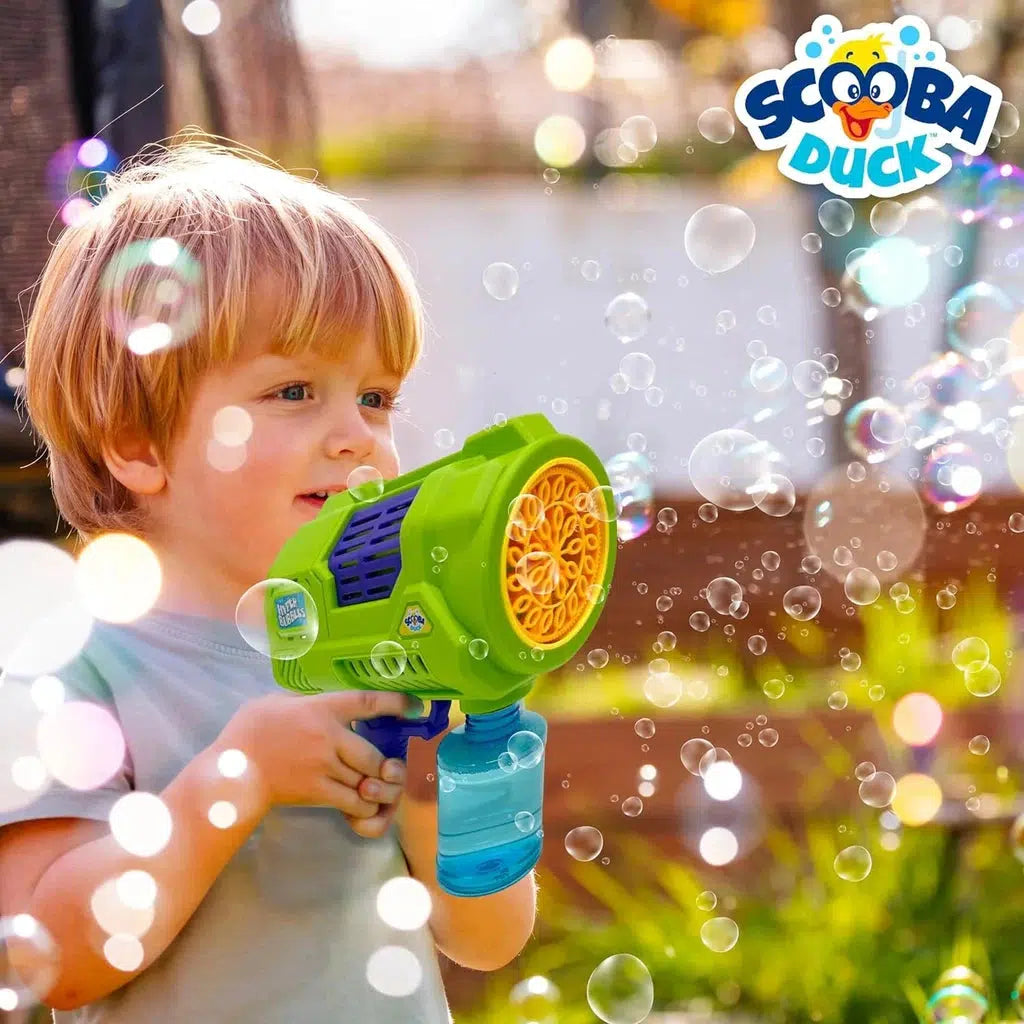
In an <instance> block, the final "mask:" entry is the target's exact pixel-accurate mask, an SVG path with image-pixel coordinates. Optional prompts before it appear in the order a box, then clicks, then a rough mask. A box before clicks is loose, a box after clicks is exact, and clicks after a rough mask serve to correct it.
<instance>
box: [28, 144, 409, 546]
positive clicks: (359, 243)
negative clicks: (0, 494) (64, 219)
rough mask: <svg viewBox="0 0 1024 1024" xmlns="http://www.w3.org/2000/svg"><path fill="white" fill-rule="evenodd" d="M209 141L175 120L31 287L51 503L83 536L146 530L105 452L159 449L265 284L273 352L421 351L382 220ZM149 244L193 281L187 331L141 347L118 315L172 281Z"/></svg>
mask: <svg viewBox="0 0 1024 1024" xmlns="http://www.w3.org/2000/svg"><path fill="white" fill-rule="evenodd" d="M215 138H216V137H212V136H206V135H205V133H198V134H194V135H190V134H189V129H186V130H185V132H184V133H179V135H178V136H176V137H175V138H174V139H172V140H171V141H170V145H169V146H168V147H162V146H161V147H159V152H158V153H157V155H156V158H155V159H152V158H151V157H150V156H149V155H147V156H146V158H144V160H142V161H140V162H133V163H131V164H129V165H123V166H122V167H121V168H119V169H118V171H117V172H115V173H114V174H112V175H110V176H108V177H107V178H106V179H105V180H104V182H103V185H104V187H105V189H106V192H105V195H104V196H103V198H102V199H101V201H100V202H99V203H97V204H96V205H95V206H94V207H92V208H91V209H90V210H88V211H87V214H86V216H85V217H84V218H83V219H82V220H81V221H79V222H77V223H75V224H74V225H72V226H70V227H68V228H66V229H65V230H64V232H63V234H62V235H61V236H60V238H59V239H58V240H57V242H56V244H55V246H54V248H53V251H52V252H51V254H50V256H49V259H48V261H47V264H46V267H45V269H44V270H43V273H42V275H41V278H40V280H39V282H38V288H39V290H38V294H37V297H36V302H35V305H34V308H33V310H32V314H31V316H30V318H29V322H28V324H27V332H26V338H25V353H24V367H25V382H24V392H23V400H24V405H25V407H26V409H27V411H28V415H29V418H30V419H31V422H32V424H33V425H34V427H35V429H36V431H37V432H38V435H39V437H40V439H41V440H42V442H43V443H44V444H45V446H46V450H47V454H48V457H49V469H50V480H51V486H52V488H53V494H54V498H55V500H56V503H57V507H58V508H59V510H60V512H61V514H62V515H63V516H64V518H65V519H66V520H67V521H68V523H70V524H71V525H72V526H73V527H74V528H75V529H76V530H77V531H78V533H79V535H80V536H81V537H82V538H84V539H88V538H89V537H91V536H93V535H95V534H97V533H101V532H106V531H111V530H123V531H126V532H130V533H135V534H138V535H141V534H143V533H144V527H145V517H144V514H143V509H142V508H140V506H139V505H138V504H137V502H136V501H135V500H134V495H133V493H132V492H131V491H129V490H128V489H127V488H125V487H124V486H123V485H122V484H121V483H120V482H119V481H118V480H117V479H116V478H115V477H114V476H113V475H112V474H111V473H110V472H109V470H108V469H107V467H106V464H105V462H104V458H103V454H102V453H103V449H104V447H105V446H106V445H108V444H110V443H111V442H112V441H113V440H114V438H116V437H117V436H119V435H120V434H121V433H122V432H123V431H125V430H128V431H135V432H138V433H141V434H142V436H143V437H144V438H146V439H148V440H149V441H150V442H152V443H153V445H154V447H155V448H156V450H157V452H158V454H159V455H160V456H161V458H163V457H167V456H169V454H170V450H171V444H172V442H173V440H174V438H175V437H176V431H177V430H178V428H179V426H182V425H183V421H184V414H185V413H186V411H187V408H188V404H189V401H190V399H191V396H192V395H193V394H194V388H195V384H196V382H197V380H198V378H199V377H200V376H201V375H202V374H203V373H204V372H205V371H206V370H207V369H208V368H210V367H213V366H216V365H220V364H223V363H227V362H230V361H231V360H232V359H233V358H234V357H235V355H236V354H237V353H238V351H239V348H240V345H241V343H242V341H243V339H242V337H241V333H242V327H243V325H244V323H245V321H246V310H247V309H248V308H249V306H250V305H251V302H252V300H253V298H254V297H255V296H258V295H262V294H265V292H264V291H263V289H265V288H266V287H267V282H268V281H270V282H273V283H274V285H273V286H274V287H275V288H276V289H277V290H278V292H277V294H279V295H280V300H279V301H278V302H277V304H276V307H275V308H276V313H275V316H274V321H273V322H272V323H270V324H268V325H266V326H267V327H268V328H269V331H270V337H271V339H272V346H273V350H274V351H276V352H280V353H282V354H284V355H293V354H296V353H302V352H305V351H307V350H309V349H312V348H314V347H316V349H317V350H319V351H322V350H324V349H325V348H327V349H328V350H329V351H333V352H343V351H344V349H345V346H346V345H347V344H348V343H349V341H350V340H351V339H353V338H354V337H355V336H356V335H357V333H359V332H361V331H364V330H366V329H367V327H369V328H370V329H372V330H373V331H374V332H375V336H376V339H377V343H378V348H379V352H380V354H381V359H382V362H383V363H384V365H385V366H386V368H387V369H388V370H389V371H390V372H392V373H395V374H398V375H399V376H401V377H404V376H405V375H406V374H407V373H408V372H409V371H410V370H411V369H412V367H413V365H414V364H415V363H416V361H417V359H418V358H419V356H420V353H421V350H422V345H423V334H424V326H423V312H422V306H421V303H420V299H419V295H418V292H417V290H416V287H415V284H414V282H413V278H412V273H411V271H410V269H409V266H408V264H407V262H406V260H405V259H404V257H403V256H402V254H401V253H400V251H399V249H398V247H397V245H396V244H395V242H394V241H393V240H392V239H391V238H390V237H389V236H388V234H387V233H386V232H385V231H384V230H383V228H381V227H380V226H379V225H378V224H377V223H376V221H374V220H373V219H372V218H371V217H370V216H368V215H367V214H366V213H364V212H363V211H362V210H361V209H360V208H359V207H358V206H356V205H355V204H354V203H353V202H352V201H350V200H348V199H345V198H344V197H342V196H340V195H338V194H337V193H335V192H332V191H330V190H329V189H327V188H325V187H324V186H322V185H320V184H318V183H317V182H315V181H313V180H308V179H304V178H300V177H297V176H296V175H294V174H292V173H290V172H288V171H286V170H284V169H283V168H281V167H280V166H278V165H276V164H272V163H270V162H267V158H265V157H262V156H261V155H260V154H256V153H253V152H252V151H247V152H243V151H241V150H240V149H238V148H237V147H236V148H229V147H226V146H223V145H221V144H220V143H218V142H216V141H214V140H215ZM143 152H145V151H143ZM140 157H142V154H140ZM158 239H173V240H174V241H173V242H171V243H168V242H163V243H161V246H162V247H163V250H164V253H165V254H166V252H167V251H168V246H169V248H170V252H171V253H172V254H173V253H174V252H175V250H176V249H177V246H180V250H178V251H179V253H181V254H182V256H181V260H182V262H181V263H180V265H181V266H182V267H184V268H186V269H187V270H189V271H191V272H193V273H194V279H193V280H192V281H188V280H186V281H184V282H181V281H177V282H175V281H172V282H171V283H172V284H173V285H174V286H175V288H177V286H178V285H182V286H183V287H186V288H192V289H194V293H195V298H194V301H193V314H194V315H192V316H191V317H189V316H188V315H185V316H184V317H183V318H182V319H181V321H180V322H179V323H178V324H177V328H176V329H177V330H179V331H180V333H181V334H182V335H183V336H182V337H174V338H172V341H173V344H166V345H162V346H153V347H152V349H151V350H147V349H145V348H142V349H140V348H139V347H138V346H130V345H129V344H127V343H126V337H125V331H124V325H125V323H126V322H129V323H130V322H133V321H132V320H131V319H130V318H132V317H134V318H136V319H135V320H134V322H135V323H136V324H138V323H139V322H140V321H139V320H138V313H139V312H141V311H146V312H149V311H151V310H153V309H155V308H159V303H160V302H161V301H166V299H167V295H168V293H167V291H166V288H167V285H168V275H167V274H164V275H163V278H162V285H161V284H160V283H159V282H158V283H157V284H154V274H153V264H152V262H150V261H149V260H140V259H139V258H137V257H135V256H132V255H130V254H131V253H132V252H133V251H135V252H137V251H138V244H137V243H141V244H142V246H143V247H144V248H143V251H145V249H146V247H147V243H152V242H155V241H157V240H158ZM175 242H176V243H177V246H175V245H174V243H175ZM133 243H136V244H133ZM152 251H153V250H150V252H152ZM174 265H175V266H178V265H179V264H178V262H177V261H176V262H175V264H174ZM182 276H184V277H186V278H187V277H188V276H189V275H188V274H187V273H186V274H183V275H182ZM161 287H162V288H163V289H164V291H163V292H160V291H159V290H158V289H159V288H161ZM155 289H157V291H156V295H154V291H155ZM172 294H173V290H172ZM143 322H144V323H145V322H146V321H143ZM148 322H149V323H150V324H151V325H152V322H153V320H152V318H150V320H149V321H148ZM171 326H172V325H164V324H161V323H159V322H156V327H157V328H158V329H160V328H162V329H164V330H165V331H169V330H170V329H171ZM143 333H145V332H143ZM140 353H142V354H140Z"/></svg>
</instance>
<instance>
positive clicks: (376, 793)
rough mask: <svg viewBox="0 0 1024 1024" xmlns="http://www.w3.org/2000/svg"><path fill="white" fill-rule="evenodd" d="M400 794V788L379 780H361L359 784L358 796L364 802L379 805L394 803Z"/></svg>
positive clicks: (401, 790)
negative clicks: (373, 802) (367, 801)
mask: <svg viewBox="0 0 1024 1024" xmlns="http://www.w3.org/2000/svg"><path fill="white" fill-rule="evenodd" d="M402 792H403V787H402V786H399V785H393V784H391V783H387V782H381V781H380V779H363V781H362V782H360V783H359V795H360V796H361V797H362V798H363V799H364V800H370V801H374V800H375V801H376V802H377V803H381V804H393V803H396V802H397V800H398V798H399V797H400V796H401V795H402Z"/></svg>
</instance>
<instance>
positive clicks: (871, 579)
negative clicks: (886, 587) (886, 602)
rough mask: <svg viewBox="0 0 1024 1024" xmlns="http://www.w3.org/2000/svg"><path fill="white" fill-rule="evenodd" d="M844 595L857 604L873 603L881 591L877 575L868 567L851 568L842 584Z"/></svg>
mask: <svg viewBox="0 0 1024 1024" xmlns="http://www.w3.org/2000/svg"><path fill="white" fill-rule="evenodd" d="M844 590H845V591H846V596H847V597H848V598H849V599H850V600H851V601H852V602H853V603H854V604H859V605H866V604H874V602H875V601H877V600H878V595H879V594H881V592H882V586H881V584H880V583H879V582H878V577H877V576H876V575H875V574H874V573H873V572H872V571H871V570H870V569H861V568H857V569H852V570H851V571H850V573H849V574H848V575H847V577H846V584H845V586H844Z"/></svg>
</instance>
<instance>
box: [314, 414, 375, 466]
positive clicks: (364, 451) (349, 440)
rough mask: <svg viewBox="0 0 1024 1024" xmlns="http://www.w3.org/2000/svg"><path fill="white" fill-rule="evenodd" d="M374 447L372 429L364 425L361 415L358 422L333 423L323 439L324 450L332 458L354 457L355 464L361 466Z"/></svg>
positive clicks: (369, 457)
mask: <svg viewBox="0 0 1024 1024" xmlns="http://www.w3.org/2000/svg"><path fill="white" fill-rule="evenodd" d="M375 448H376V439H375V438H374V436H373V431H372V430H370V428H369V427H368V426H367V425H366V423H365V421H364V420H363V419H362V417H359V422H352V421H351V420H350V421H348V422H343V423H335V424H334V425H333V428H332V429H331V430H330V431H329V433H328V434H327V437H326V438H325V439H324V450H325V451H326V453H327V455H328V456H329V457H330V458H332V459H337V458H344V457H346V456H347V457H349V458H353V459H356V460H358V461H356V463H355V465H357V466H361V465H363V464H364V463H366V462H369V461H370V459H371V457H372V456H373V453H374V449H375Z"/></svg>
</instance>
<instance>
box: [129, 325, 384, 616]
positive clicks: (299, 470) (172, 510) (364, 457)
mask: <svg viewBox="0 0 1024 1024" xmlns="http://www.w3.org/2000/svg"><path fill="white" fill-rule="evenodd" d="M245 344H246V347H245V348H244V350H243V351H242V352H241V353H240V354H239V357H238V359H237V360H236V361H235V362H233V363H232V364H230V365H228V366H221V367H216V368H214V369H212V370H210V371H209V372H208V373H207V374H206V375H205V377H204V378H203V379H202V380H201V381H200V384H199V387H198V389H197V392H196V394H195V396H194V400H193V402H192V405H191V408H190V409H189V412H188V414H187V420H186V422H185V424H184V426H183V429H182V431H181V433H180V434H179V436H178V438H177V440H176V442H175V444H174V447H173V449H172V452H171V457H170V458H169V459H168V460H167V464H166V465H165V466H164V472H165V474H166V484H165V486H164V487H163V489H161V490H160V492H159V493H157V494H154V495H151V496H150V497H149V499H148V501H147V504H148V506H149V508H150V510H151V521H152V530H151V533H152V536H151V537H150V539H151V541H152V543H153V546H154V548H155V549H156V551H157V553H158V555H159V556H160V557H161V560H162V562H163V567H164V579H165V592H166V591H170V593H168V594H167V595H166V596H168V597H169V598H170V601H169V602H168V604H174V603H179V604H180V603H181V602H180V599H181V598H182V597H186V600H187V595H186V594H184V593H179V591H187V590H190V589H192V588H193V587H194V588H195V592H196V596H197V598H198V597H199V595H202V598H201V599H200V600H201V603H203V604H204V605H206V606H209V604H210V603H211V602H214V601H216V602H217V603H218V606H219V607H220V608H221V610H224V611H228V610H230V609H233V604H234V602H237V600H238V598H239V597H240V596H241V595H242V593H243V592H244V591H245V590H247V589H248V588H249V587H251V586H253V585H254V584H255V583H257V582H258V581H259V580H261V579H263V578H265V577H266V575H267V574H268V571H269V569H270V566H271V564H272V563H273V561H274V558H275V557H276V555H277V553H278V551H279V550H280V548H281V546H282V545H283V544H284V542H285V541H286V540H287V539H288V538H289V537H290V536H291V535H292V534H293V533H294V532H295V531H296V530H297V529H298V528H299V527H300V526H302V524H304V523H307V522H310V521H311V520H313V519H315V518H316V516H317V514H318V512H319V509H320V506H321V505H322V502H318V501H315V500H311V499H310V498H308V497H304V495H308V494H310V492H313V491H325V490H326V491H328V492H329V493H331V492H334V491H337V490H344V489H345V487H346V483H347V481H348V478H349V474H350V473H351V472H352V471H353V470H354V469H356V468H357V467H359V466H372V467H374V468H375V469H377V470H378V471H379V472H380V474H381V475H382V476H383V478H384V479H385V480H387V479H391V478H393V477H395V476H397V475H398V472H399V462H398V453H397V452H396V450H395V444H394V437H393V432H392V413H391V404H392V400H393V398H394V396H395V394H396V393H397V392H398V389H399V385H400V384H401V380H400V378H398V377H396V376H395V375H394V374H390V373H388V372H387V370H386V369H385V367H384V366H383V364H382V362H381V361H380V359H379V356H378V354H377V349H376V344H375V342H374V339H373V337H372V335H371V334H370V332H367V333H366V334H365V335H364V336H362V337H360V338H359V339H357V340H356V341H354V342H353V343H352V344H351V345H350V346H349V349H348V353H347V355H346V356H345V357H344V358H343V359H339V358H337V357H334V358H332V357H328V356H326V355H318V354H313V353H311V354H309V355H306V356H294V357H285V356H281V355H274V354H271V353H270V352H269V348H268V345H267V343H266V340H265V339H263V338H262V337H260V336H259V335H258V334H257V335H256V336H253V337H251V338H249V339H247V340H246V343H245ZM238 409H242V410H244V411H245V413H246V414H248V417H249V419H251V422H252V432H251V435H250V437H249V439H248V441H247V442H246V443H245V444H244V446H243V447H238V446H235V447H231V446H224V445H222V444H221V443H219V441H218V440H217V434H216V433H215V432H216V431H218V430H220V429H221V425H222V424H224V423H228V424H232V423H233V422H237V421H239V420H240V421H241V422H242V423H243V424H245V423H246V419H245V416H243V415H241V414H240V413H238V412H237V410H238ZM222 410H228V412H222ZM218 414H220V415H218ZM228 440H231V438H230V437H229V438H228ZM218 467H220V468H218ZM232 467H235V468H232Z"/></svg>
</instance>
